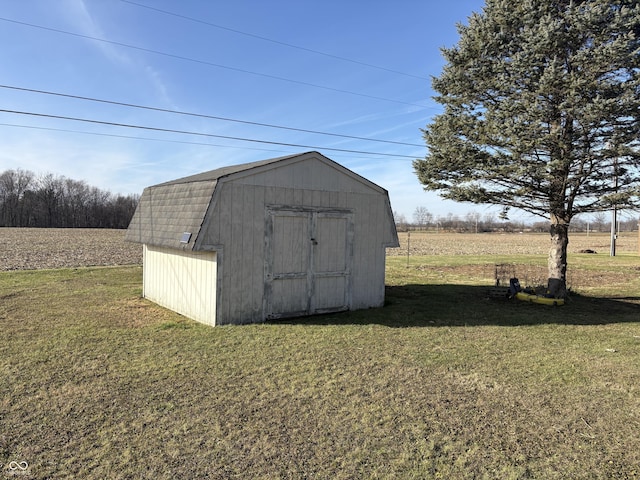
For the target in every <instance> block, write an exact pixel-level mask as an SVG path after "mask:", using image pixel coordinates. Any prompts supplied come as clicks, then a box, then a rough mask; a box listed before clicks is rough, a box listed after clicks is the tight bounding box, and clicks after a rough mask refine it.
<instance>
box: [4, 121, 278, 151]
mask: <svg viewBox="0 0 640 480" xmlns="http://www.w3.org/2000/svg"><path fill="white" fill-rule="evenodd" d="M0 126H3V127H14V128H28V129H31V130H45V131H47V132H64V133H79V134H81V135H95V136H98V137H112V138H125V139H130V140H145V141H148V142H166V143H179V144H183V145H202V146H206V147H218V148H234V149H237V150H257V151H261V152H283V151H284V150H274V149H268V148H253V147H238V146H234V145H220V144H216V143H205V142H188V141H186V140H169V139H166V138H149V137H137V136H134V135H116V134H115V133H100V132H84V131H82V130H71V129H68V128H52V127H36V126H35V125H19V124H16V123H0Z"/></svg>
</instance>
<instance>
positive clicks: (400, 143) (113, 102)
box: [0, 84, 424, 147]
mask: <svg viewBox="0 0 640 480" xmlns="http://www.w3.org/2000/svg"><path fill="white" fill-rule="evenodd" d="M0 88H6V89H11V90H18V91H22V92H30V93H39V94H43V95H53V96H58V97H65V98H73V99H76V100H86V101H91V102H98V103H105V104H109V105H119V106H122V107H131V108H138V109H143V110H151V111H154V112H163V113H172V114H176V115H185V116H190V117H198V118H208V119H212V120H223V121H226V122H236V123H242V124H245V125H255V126H260V127H269V128H278V129H282V130H290V131H295V132H303V133H313V134H316V135H327V136H332V137H339V138H348V139H353V140H365V141H368V142H379V143H391V144H395V145H406V146H409V147H423V146H424V145H419V144H417V143H408V142H396V141H394V140H382V139H378V138H369V137H357V136H354V135H343V134H340V133H330V132H320V131H317V130H307V129H303V128H295V127H285V126H282V125H273V124H269V123H259V122H252V121H248V120H238V119H234V118H226V117H218V116H214V115H206V114H201V113H191V112H183V111H180V110H170V109H167V108H159V107H149V106H144V105H136V104H133V103H124V102H117V101H113V100H104V99H100V98H93V97H84V96H80V95H72V94H68V93H60V92H50V91H46V90H36V89H32V88H24V87H16V86H12V85H1V84H0Z"/></svg>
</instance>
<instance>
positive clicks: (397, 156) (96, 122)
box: [0, 109, 415, 160]
mask: <svg viewBox="0 0 640 480" xmlns="http://www.w3.org/2000/svg"><path fill="white" fill-rule="evenodd" d="M0 112H2V113H12V114H15V115H27V116H32V117H40V118H53V119H57V120H69V121H74V122H84V123H92V124H97V125H109V126H113V127H123V128H135V129H140V130H148V131H154V132H163V133H177V134H182V135H196V136H200V137H210V138H224V139H227V140H237V141H241V142H253V143H263V144H267V145H280V146H285V147H298V148H309V149H312V150H330V151H333V152H343V153H358V154H363V155H381V156H385V157H396V158H411V159H412V160H413V159H415V156H409V155H396V154H393V153H380V152H366V151H362V150H349V149H344V148H332V147H318V146H315V145H302V144H297V143H284V142H274V141H270V140H258V139H255V138H245V137H233V136H229V135H216V134H213V133H201V132H189V131H185V130H175V129H170V128H160V127H149V126H144V125H132V124H127V123H118V122H106V121H103V120H94V119H89V118H78V117H67V116H63V115H51V114H46V113H36V112H23V111H18V110H6V109H0Z"/></svg>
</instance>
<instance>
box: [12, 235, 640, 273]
mask: <svg viewBox="0 0 640 480" xmlns="http://www.w3.org/2000/svg"><path fill="white" fill-rule="evenodd" d="M124 233H125V232H124V230H107V229H64V228H48V229H40V228H0V270H35V269H43V268H64V267H83V266H107V265H135V264H142V247H141V246H140V245H139V244H136V243H129V242H125V241H124ZM399 237H400V248H390V249H388V250H387V254H388V255H406V254H407V240H408V241H409V253H410V255H412V256H419V255H501V254H507V255H511V254H513V255H545V256H546V255H547V253H548V250H549V237H548V235H546V234H518V233H513V234H471V233H470V234H456V233H426V232H412V233H411V235H410V236H408V235H407V233H406V232H403V233H400V234H399ZM569 241H570V243H569V252H570V253H578V252H579V251H580V250H584V249H590V250H594V251H596V252H598V253H607V252H609V242H610V236H609V235H608V234H606V233H600V234H591V235H589V236H587V235H586V234H573V235H571V237H570V239H569ZM637 252H638V233H637V232H631V233H625V234H623V235H620V237H619V238H618V240H617V253H619V254H629V253H632V254H633V253H637Z"/></svg>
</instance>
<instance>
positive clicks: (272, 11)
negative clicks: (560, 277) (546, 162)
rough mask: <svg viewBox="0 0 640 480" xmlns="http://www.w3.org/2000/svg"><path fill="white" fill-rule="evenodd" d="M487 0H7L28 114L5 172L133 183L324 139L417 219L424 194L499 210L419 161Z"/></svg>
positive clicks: (16, 97)
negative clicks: (464, 42) (452, 61)
mask: <svg viewBox="0 0 640 480" xmlns="http://www.w3.org/2000/svg"><path fill="white" fill-rule="evenodd" d="M482 5H483V1H481V0H451V1H448V2H441V1H438V0H399V1H395V2H390V1H386V0H385V1H383V0H371V1H366V2H365V1H356V0H322V1H320V0H314V1H302V0H298V1H293V0H290V1H281V0H273V1H268V2H266V1H257V0H254V1H248V0H234V1H222V0H211V1H205V0H185V1H180V2H177V1H169V0H131V1H123V0H55V1H52V0H21V1H15V0H0V7H1V9H0V44H1V45H2V48H0V84H1V85H3V87H2V88H0V109H2V110H11V111H15V112H25V113H28V114H29V115H26V114H24V113H22V114H19V113H7V112H0V124H1V125H0V144H1V145H2V147H1V148H0V171H4V170H7V169H15V168H23V169H26V170H31V171H33V172H35V173H38V174H41V173H53V174H56V175H64V176H66V177H69V178H73V179H75V180H84V181H86V182H87V183H89V184H90V185H92V186H97V187H100V188H103V189H105V190H109V191H111V192H113V193H122V194H130V193H141V192H142V190H143V188H144V187H146V186H149V185H153V184H156V183H160V182H164V181H167V180H171V179H175V178H178V177H182V176H186V175H190V174H193V173H198V172H202V171H206V170H211V169H214V168H218V167H221V166H224V165H230V164H236V163H244V162H251V161H256V160H262V159H266V158H272V157H278V156H282V155H288V154H292V153H298V152H303V151H307V150H319V151H320V152H322V153H323V154H325V155H326V156H328V157H330V158H332V159H333V160H335V161H337V162H339V163H341V164H342V165H344V166H346V167H347V168H350V169H351V170H353V171H355V172H356V173H358V174H360V175H363V176H364V177H366V178H368V179H370V180H371V181H373V182H375V183H377V184H379V185H381V186H383V187H384V188H386V189H387V190H388V191H389V195H390V198H391V204H392V208H393V210H394V211H396V212H398V213H400V214H402V215H404V216H405V217H406V218H407V219H409V220H411V219H412V216H413V212H414V211H415V209H416V207H418V206H423V207H426V208H427V209H428V210H429V211H430V212H431V213H433V214H434V216H445V215H447V214H448V213H453V214H456V215H461V216H463V215H465V214H466V213H468V212H471V211H477V212H480V213H482V214H483V215H484V214H487V213H491V212H497V211H498V210H497V209H490V208H488V207H482V206H473V205H469V204H456V203H453V202H445V201H444V200H442V199H440V197H439V196H438V195H437V194H435V193H427V192H424V191H423V189H422V187H421V186H420V184H419V183H418V181H417V178H416V176H415V175H414V173H413V170H412V166H411V161H412V159H413V158H421V157H423V156H424V154H425V152H426V148H425V146H424V142H423V139H422V135H421V132H420V129H421V128H423V127H425V126H426V125H427V123H429V121H430V119H431V118H432V116H433V115H434V114H436V113H438V112H439V111H440V108H439V106H438V105H437V104H436V103H435V102H434V101H433V100H432V98H431V97H432V95H433V91H432V90H431V81H430V79H429V78H430V77H431V76H434V75H438V74H439V73H440V71H441V68H442V66H443V59H442V56H441V54H440V47H442V46H452V45H454V44H455V43H456V42H457V39H458V34H457V30H456V24H457V23H459V22H462V23H466V21H467V17H468V16H469V15H470V14H471V13H472V11H480V10H481V8H482ZM7 87H13V88H7ZM17 88H18V89H32V90H40V91H45V92H53V93H61V94H65V95H74V96H81V97H87V98H93V99H101V100H108V101H113V102H120V103H127V104H131V105H139V106H148V107H154V108H157V109H165V110H173V111H180V112H185V113H196V114H201V115H205V116H209V117H219V118H226V119H231V120H238V121H228V120H220V119H213V118H205V117H196V116H192V115H178V114H173V113H169V112H159V111H157V110H149V109H140V108H133V107H125V106H118V105H113V104H108V103H99V102H94V101H93V102H92V101H88V100H80V99H74V98H69V97H62V96H54V95H48V94H44V93H35V92H28V91H25V90H17ZM32 114H40V115H49V116H59V117H69V118H78V119H84V120H92V121H99V122H106V123H111V124H114V123H115V124H119V125H125V124H126V125H134V126H138V127H146V128H131V127H124V126H116V125H105V124H102V123H90V122H86V121H77V120H64V119H60V118H51V117H45V116H35V115H32ZM246 122H253V123H260V124H265V125H275V126H279V127H288V128H286V129H285V128H273V127H267V126H262V125H255V124H250V123H246ZM153 129H163V130H174V131H180V132H187V133H174V132H167V131H158V130H153ZM292 129H302V130H309V131H313V132H323V133H333V134H338V135H344V136H348V137H362V138H366V139H377V140H383V141H382V142H381V141H377V142H376V141H371V140H364V139H355V138H345V137H340V136H331V135H321V134H319V133H311V132H302V131H298V130H292ZM194 134H198V135H194ZM214 135H217V136H223V137H224V136H226V137H235V138H245V139H253V140H262V141H266V142H274V143H271V144H269V143H260V142H256V141H254V142H249V141H241V140H234V139H229V138H219V137H214ZM389 142H397V143H389ZM277 143H284V144H290V145H291V144H295V145H299V146H285V145H278V144H277ZM332 149H334V150H332ZM340 150H349V151H351V152H345V151H340ZM362 152H368V153H362ZM374 153H375V154H374Z"/></svg>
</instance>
